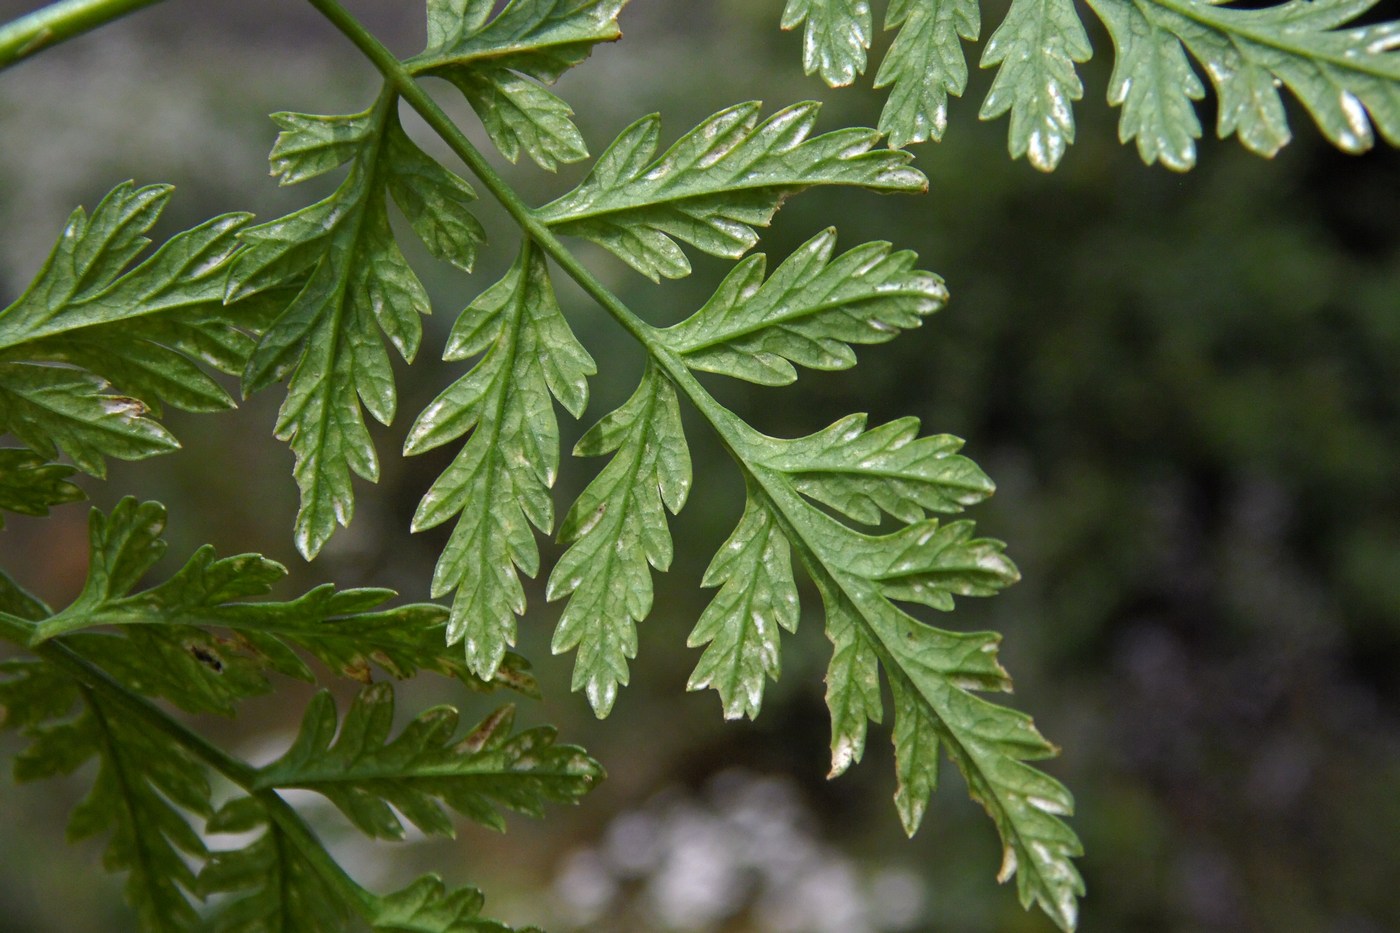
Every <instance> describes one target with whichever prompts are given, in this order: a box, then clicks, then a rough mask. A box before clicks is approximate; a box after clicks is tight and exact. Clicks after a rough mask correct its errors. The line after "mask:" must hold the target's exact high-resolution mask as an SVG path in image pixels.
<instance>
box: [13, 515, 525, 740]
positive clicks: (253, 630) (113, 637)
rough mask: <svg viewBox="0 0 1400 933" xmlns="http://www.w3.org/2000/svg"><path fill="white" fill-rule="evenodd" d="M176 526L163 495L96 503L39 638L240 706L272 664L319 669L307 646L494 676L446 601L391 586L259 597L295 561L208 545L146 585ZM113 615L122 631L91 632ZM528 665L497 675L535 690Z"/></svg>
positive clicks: (176, 690)
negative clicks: (415, 599)
mask: <svg viewBox="0 0 1400 933" xmlns="http://www.w3.org/2000/svg"><path fill="white" fill-rule="evenodd" d="M164 526H165V510H164V509H163V508H162V507H161V506H160V505H159V504H157V503H153V502H147V503H140V504H138V503H137V502H136V500H134V499H129V498H128V499H124V500H122V501H121V502H120V503H118V504H117V506H116V508H114V509H113V510H112V513H111V514H110V515H104V514H103V513H101V512H100V511H97V510H93V513H92V521H91V532H90V537H91V545H90V546H91V554H92V556H91V559H90V565H89V569H88V576H87V580H86V582H85V583H84V585H83V589H82V592H81V593H80V594H79V595H78V597H77V599H75V600H74V601H73V603H72V604H71V605H69V606H68V607H67V608H66V609H64V610H63V611H62V612H60V613H57V614H55V615H50V616H48V617H47V618H42V619H38V620H36V621H37V623H38V624H37V627H36V637H37V638H38V639H45V638H51V637H55V636H60V635H61V636H63V638H64V641H65V643H66V644H68V645H69V646H70V647H71V648H73V649H74V650H77V651H78V652H80V653H81V654H82V655H84V656H85V657H87V658H89V659H90V660H91V662H92V663H94V664H97V665H98V666H100V667H102V668H103V669H104V670H106V671H107V672H108V673H109V674H111V675H112V676H113V677H115V678H116V679H117V680H118V681H119V682H121V683H123V684H126V685H128V686H129V687H131V688H132V689H134V690H136V691H138V692H140V693H144V694H146V695H148V696H161V697H164V698H166V699H168V700H170V701H171V702H173V703H175V704H176V705H178V706H180V707H181V708H183V709H186V710H189V711H190V712H212V713H221V714H224V715H231V714H232V713H233V712H234V708H235V706H236V704H237V702H238V701H239V700H242V699H244V698H246V697H249V696H254V695H258V694H261V693H265V692H266V691H268V690H269V689H271V685H270V683H269V682H268V679H267V675H268V673H269V672H271V671H276V672H278V673H282V674H285V675H288V676H291V677H297V678H300V679H303V680H307V681H310V680H312V679H313V675H312V672H311V669H310V668H309V667H307V665H306V662H305V661H303V660H302V659H301V657H300V656H299V655H298V654H297V652H296V650H295V649H297V648H300V649H302V650H304V651H306V652H309V653H310V654H311V655H312V656H314V657H316V658H317V659H318V660H320V661H321V662H322V663H324V664H325V665H327V667H329V668H330V669H331V670H332V671H335V672H336V673H338V674H341V675H344V676H347V677H351V678H353V679H356V680H360V681H362V682H366V683H367V682H369V681H370V679H371V665H372V664H373V665H377V666H379V667H381V668H383V669H384V670H385V671H387V672H388V673H390V674H391V675H393V676H395V677H407V676H411V675H413V674H415V673H417V672H419V671H432V672H436V673H440V674H445V675H447V676H452V677H456V678H458V679H459V680H461V681H462V682H464V683H466V684H467V685H469V686H472V687H476V688H479V687H485V686H486V684H485V683H484V682H483V681H481V680H478V679H477V678H475V677H474V676H472V675H471V673H470V672H469V671H468V670H467V668H466V665H465V664H464V663H463V662H462V660H461V658H460V657H459V656H458V653H457V652H455V651H452V650H450V649H448V648H447V647H446V646H445V645H444V644H443V631H444V627H443V623H444V621H445V619H444V617H445V615H446V613H445V612H444V611H443V610H442V609H441V608H440V607H438V606H434V605H427V604H416V605H409V606H402V607H399V608H396V609H387V610H380V611H373V610H374V609H375V607H377V606H379V605H380V604H382V603H383V602H384V601H386V600H387V599H389V598H390V597H392V596H393V595H394V594H393V592H392V591H390V590H383V589H350V590H336V589H335V588H334V587H332V586H330V585H329V584H326V585H322V586H319V587H316V588H314V589H312V590H310V591H308V592H307V593H305V594H304V595H302V596H300V597H298V598H297V599H293V600H288V601H285V602H274V601H265V602H249V601H247V600H248V598H249V597H255V596H262V595H264V594H265V593H267V592H268V590H269V589H270V588H271V586H272V584H274V583H275V582H277V581H278V580H280V579H281V578H282V577H284V576H285V575H286V569H285V568H284V567H282V566H281V565H280V564H278V563H276V562H275V561H271V560H268V559H267V558H265V557H262V556H260V555H257V554H241V555H237V556H235V557H225V558H216V557H215V556H214V552H213V549H212V548H210V547H208V546H205V547H203V548H200V549H199V550H198V551H196V552H195V553H194V555H193V556H191V558H190V559H189V561H188V562H186V564H185V565H184V566H183V567H182V568H181V569H180V570H179V571H177V572H176V573H175V575H174V576H172V577H171V578H170V579H168V580H166V581H165V582H163V583H160V584H158V585H156V586H153V587H151V588H149V589H144V590H139V591H138V590H135V587H136V584H137V582H138V581H139V580H140V579H141V578H142V577H143V576H144V575H145V574H146V573H147V571H148V570H149V569H150V568H151V566H152V565H153V564H154V563H155V562H156V561H157V560H159V559H160V557H161V556H162V555H163V554H164V553H165V549H166V544H165V541H164V540H162V539H161V537H160V535H161V532H162V531H163V529H164ZM106 625H111V626H117V627H119V628H120V632H119V633H108V632H91V631H83V630H84V629H91V628H94V627H97V626H106ZM210 629H219V630H223V631H222V632H221V633H219V634H216V633H215V632H213V631H210ZM521 665H522V662H521V661H520V659H518V658H515V657H512V658H511V659H509V661H508V662H507V663H506V664H505V665H503V667H502V670H501V673H500V675H499V676H498V677H497V678H496V682H497V683H500V684H503V685H510V686H516V687H518V688H520V689H523V690H524V691H526V692H531V691H532V690H533V681H532V680H531V679H530V678H529V675H528V674H527V673H526V672H525V671H524V670H523V669H522V667H521Z"/></svg>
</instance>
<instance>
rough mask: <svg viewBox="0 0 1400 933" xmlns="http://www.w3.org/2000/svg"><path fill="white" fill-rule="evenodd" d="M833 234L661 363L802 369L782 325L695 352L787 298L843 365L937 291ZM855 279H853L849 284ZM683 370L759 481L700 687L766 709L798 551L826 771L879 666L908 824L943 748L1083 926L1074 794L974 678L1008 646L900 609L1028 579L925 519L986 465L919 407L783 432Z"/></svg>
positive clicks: (786, 310) (943, 508)
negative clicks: (853, 348) (807, 581)
mask: <svg viewBox="0 0 1400 933" xmlns="http://www.w3.org/2000/svg"><path fill="white" fill-rule="evenodd" d="M830 239H831V235H830V233H829V232H828V233H825V234H822V235H821V236H819V237H818V238H816V239H814V240H813V241H811V242H809V243H808V244H807V245H806V246H804V247H802V248H800V249H799V250H798V251H797V253H796V254H794V257H792V258H790V259H789V260H788V261H787V262H785V263H784V264H783V265H782V266H781V267H779V269H778V270H777V271H776V272H775V273H774V274H773V276H772V277H771V278H770V279H768V280H767V281H766V282H764V281H763V278H762V272H761V260H759V259H758V257H754V258H752V259H750V260H747V261H746V262H745V263H744V264H742V265H741V267H740V269H739V270H736V272H735V273H734V274H733V275H731V277H730V278H729V279H728V280H726V282H725V283H724V284H723V285H721V287H720V289H719V291H718V293H717V295H716V297H715V299H713V300H712V302H711V303H710V304H709V305H707V307H706V310H703V311H702V312H701V313H699V314H697V315H696V316H695V317H693V318H692V319H691V320H689V321H686V322H684V323H683V324H682V325H678V326H677V327H675V328H671V329H670V330H668V331H663V332H659V333H660V334H661V337H662V340H663V343H664V344H665V345H666V350H667V352H668V353H674V354H675V355H674V356H673V357H668V356H666V354H661V355H662V357H663V359H666V360H667V362H668V365H675V366H687V365H688V366H690V367H691V368H694V369H715V370H718V371H721V372H725V373H727V374H729V375H734V376H738V377H740V378H745V379H754V378H755V377H754V372H755V371H756V372H758V373H759V374H760V375H762V374H764V373H767V372H772V371H779V372H782V373H783V375H784V377H785V379H790V378H791V377H792V376H793V375H794V372H793V370H792V368H791V362H793V361H800V362H802V363H803V364H804V365H813V360H816V359H820V357H818V356H815V355H813V354H810V353H809V354H807V355H806V356H800V355H799V354H798V353H797V352H794V351H792V350H790V349H788V348H787V347H783V348H782V349H780V350H776V352H774V351H775V348H777V347H779V346H780V345H779V344H777V343H775V342H773V341H774V340H776V337H769V338H768V339H769V342H768V343H766V344H758V343H751V344H750V345H747V346H744V347H743V349H744V350H745V351H746V352H745V353H739V354H735V355H734V357H733V359H734V360H737V361H738V362H726V364H725V365H722V366H711V365H709V363H710V358H709V357H708V356H702V355H700V354H697V353H695V352H693V350H694V349H695V348H696V347H698V346H700V345H702V343H703V345H704V346H705V347H706V348H707V349H709V348H712V347H730V346H733V345H735V344H739V343H741V342H743V341H752V340H753V337H752V335H754V334H759V335H762V334H764V333H765V332H766V331H765V328H772V331H771V333H773V334H777V333H781V328H782V327H784V326H787V324H788V321H789V316H790V310H791V309H792V308H794V307H798V308H801V307H804V306H813V307H816V308H819V309H820V313H819V314H814V315H812V316H811V318H810V321H809V325H810V330H809V331H807V332H806V335H805V336H806V338H807V339H808V341H810V342H811V343H812V344H814V345H818V346H824V347H825V349H826V352H827V353H828V354H831V355H832V358H833V359H843V358H844V360H845V362H846V364H847V365H849V362H850V358H849V354H850V348H849V343H852V342H856V340H855V339H854V338H853V337H852V334H857V335H859V334H861V333H865V332H868V331H862V330H861V328H860V327H857V324H859V325H862V326H864V327H866V328H868V327H869V326H870V324H871V323H872V322H877V321H884V320H886V317H885V316H886V315H890V314H891V313H892V312H897V314H898V315H899V316H898V317H893V316H892V317H889V319H888V326H889V328H890V330H893V329H894V327H896V326H913V325H915V324H917V323H918V322H919V314H918V311H919V309H921V308H923V309H924V310H925V311H926V310H929V309H930V308H931V307H936V306H937V304H938V303H941V300H942V298H943V297H944V294H943V292H942V285H941V282H939V281H938V280H937V277H935V276H930V275H929V274H928V273H917V272H911V271H910V270H912V267H913V257H912V256H907V255H901V254H894V255H891V254H889V253H888V248H887V247H886V246H884V244H867V245H866V246H863V247H858V248H857V249H856V250H853V251H852V252H851V253H848V254H846V256H843V257H841V258H839V259H837V260H835V261H834V262H832V261H830V259H829V257H830V250H831V242H830ZM852 256H853V257H856V258H857V259H858V260H859V261H858V262H857V263H856V265H857V267H858V268H860V269H862V270H864V271H863V275H868V274H870V270H879V269H881V268H882V264H887V265H885V266H884V271H885V272H886V273H890V275H889V276H888V277H882V276H881V274H880V273H879V272H878V271H877V272H875V278H874V280H873V281H872V282H870V283H869V285H870V287H869V289H868V290H867V291H864V292H862V291H861V287H862V286H861V285H860V281H861V279H862V275H855V274H854V272H853V271H852V270H845V271H844V272H843V273H842V274H840V275H834V276H833V277H832V282H833V283H837V282H838V281H839V284H838V285H837V288H838V291H837V292H836V293H834V294H833V295H832V296H831V298H832V300H830V301H826V300H825V289H826V288H827V287H829V285H830V284H831V283H828V282H825V281H824V279H825V278H826V277H827V276H828V274H830V273H832V272H834V271H835V270H837V269H839V268H840V266H841V263H842V262H843V260H845V259H846V257H852ZM744 266H751V267H752V268H744ZM847 288H849V289H853V290H852V291H840V289H847ZM809 289H810V290H811V294H810V295H807V294H806V291H807V290H809ZM886 293H888V294H891V295H893V296H897V297H896V298H895V299H894V301H895V303H894V304H893V305H891V306H889V307H886V308H880V307H879V306H878V304H872V303H873V302H878V301H879V300H880V296H882V295H884V294H886ZM935 297H936V301H935ZM847 302H850V305H849V306H848V305H847ZM798 318H799V319H801V318H802V315H798ZM731 331H732V332H731ZM876 331H877V332H880V331H879V328H877V329H876ZM692 340H694V341H696V343H695V344H694V345H692V343H691V341H692ZM823 340H824V341H825V344H822V343H820V342H821V341H823ZM707 341H708V342H707ZM726 341H727V342H726ZM807 345H808V344H804V343H797V344H793V346H797V347H803V346H807ZM761 351H768V352H769V353H770V358H769V360H768V361H767V363H768V365H767V366H766V367H762V368H756V367H755V363H754V362H753V361H754V360H755V359H761V357H760V356H759V353H760V352H761ZM842 353H843V354H845V356H844V357H841V356H836V355H835V354H842ZM671 360H674V363H671V362H670V361H671ZM773 361H780V362H785V363H786V364H787V368H786V369H781V368H776V367H775V366H774V365H773ZM675 378H676V379H677V381H678V384H681V385H683V386H684V387H685V389H686V391H687V394H688V395H689V396H690V397H691V399H692V400H693V401H695V402H696V404H697V405H698V406H699V407H700V408H701V410H702V411H703V412H705V414H706V416H707V418H708V419H709V420H710V422H711V424H712V425H714V427H715V428H716V429H718V430H719V431H720V433H721V435H722V436H723V437H724V438H725V443H726V446H727V447H728V448H729V449H730V450H731V452H732V453H733V454H734V456H735V459H736V460H737V461H738V463H739V464H740V466H741V468H742V469H743V471H744V473H745V478H746V487H747V499H746V504H745V507H744V514H743V517H742V518H741V519H740V522H739V526H738V527H737V528H736V529H735V531H734V533H733V534H732V535H731V536H730V538H729V540H728V541H726V542H725V544H724V545H723V546H722V547H721V549H720V551H719V553H718V554H717V555H716V556H715V559H714V561H713V562H712V564H711V567H710V570H709V572H708V573H707V575H706V580H705V582H706V584H707V585H710V586H714V585H717V584H718V585H720V590H719V592H718V593H717V594H716V596H715V598H714V600H713V601H712V602H711V603H710V605H709V606H708V607H707V608H706V610H705V612H704V614H703V615H702V617H701V619H700V621H699V623H698V624H697V626H696V628H695V631H694V632H693V633H692V635H691V638H690V644H691V646H692V647H695V646H698V645H702V644H703V645H706V648H705V652H704V654H703V655H702V656H701V658H700V661H699V663H698V664H697V666H696V669H695V672H694V674H693V675H692V677H691V682H690V687H691V688H692V689H698V688H701V687H705V686H712V687H714V688H715V689H716V690H717V691H718V692H719V694H720V699H721V702H722V703H723V707H724V711H725V715H726V716H729V717H737V716H741V715H749V716H753V715H756V714H757V712H758V710H759V707H760V704H761V700H762V691H763V688H764V682H765V679H766V678H768V677H774V678H776V677H777V675H778V672H779V670H780V661H779V653H780V645H779V637H778V634H779V631H780V630H781V629H787V630H789V631H791V630H792V629H793V628H795V626H796V622H797V619H798V615H799V612H798V605H797V591H796V587H795V586H794V583H793V579H792V570H791V555H792V554H793V553H795V554H796V556H797V558H798V561H799V562H800V563H801V564H802V566H803V568H804V569H805V570H806V572H807V574H808V576H810V577H811V578H812V580H813V582H814V583H815V584H816V587H817V590H818V592H819V593H820V594H821V597H822V603H823V606H824V608H825V615H826V633H827V637H828V638H829V639H830V641H831V643H832V656H831V661H830V664H829V667H828V670H827V676H826V683H827V704H828V707H829V709H830V712H831V722H832V742H831V755H832V768H831V774H832V776H836V775H839V774H841V773H842V772H844V771H845V770H846V769H847V768H849V767H850V766H851V765H852V764H854V763H855V762H857V761H859V760H860V758H861V757H862V755H863V753H864V750H865V743H866V731H867V724H868V723H870V722H872V721H873V722H880V721H881V720H882V719H883V718H884V715H885V709H884V701H883V700H882V698H881V688H880V672H881V670H883V671H884V675H885V679H886V680H887V681H888V682H889V684H890V686H891V690H892V692H893V696H894V699H895V725H894V739H895V769H896V774H897V776H898V779H899V785H898V790H897V792H896V795H895V804H896V808H897V810H898V812H899V815H900V819H901V821H902V823H903V824H904V827H905V829H906V831H907V832H909V833H913V832H914V831H915V830H916V829H917V828H918V825H919V823H920V821H921V820H922V817H923V813H924V809H925V807H926V804H927V800H928V796H929V794H930V793H932V791H933V790H934V788H935V787H936V784H937V780H938V754H939V751H940V749H941V750H942V751H943V752H944V753H946V754H947V755H948V756H949V758H950V759H951V760H952V761H953V762H954V763H955V764H956V765H957V767H958V768H959V770H960V771H961V772H962V773H963V775H964V777H965V778H966V780H967V783H968V786H969V788H970V789H971V790H972V793H973V796H974V797H975V798H976V799H977V800H979V801H980V802H982V803H983V805H984V806H985V807H986V808H987V811H988V813H989V815H990V816H991V817H992V820H993V822H994V824H995V825H996V827H997V829H998V830H999V832H1000V833H1001V836H1002V841H1003V846H1004V850H1005V853H1006V854H1005V856H1004V862H1003V870H1002V877H1003V879H1005V878H1008V877H1010V876H1011V874H1013V873H1015V874H1016V877H1017V881H1018V887H1019V892H1020V898H1021V901H1022V903H1023V904H1026V905H1030V904H1031V903H1037V904H1039V905H1040V906H1041V907H1042V908H1044V909H1045V911H1046V912H1047V913H1048V914H1049V915H1050V916H1051V917H1052V918H1053V919H1054V920H1055V921H1056V922H1057V923H1058V924H1060V925H1061V926H1063V927H1065V928H1066V929H1068V928H1071V927H1072V926H1073V925H1074V923H1075V911H1076V903H1077V897H1078V895H1079V894H1081V893H1082V891H1083V885H1082V882H1081V881H1080V878H1079V875H1078V873H1077V871H1076V869H1075V868H1074V865H1073V863H1072V861H1071V859H1072V858H1074V857H1075V856H1077V855H1078V854H1079V853H1080V845H1079V841H1078V839H1077V838H1076V837H1075V835H1074V833H1073V832H1072V831H1071V830H1070V828H1069V827H1068V826H1067V825H1066V824H1065V823H1064V822H1063V821H1062V820H1060V819H1059V817H1060V816H1062V815H1064V814H1067V813H1069V812H1070V810H1071V808H1072V801H1071V799H1070V797H1069V794H1068V792H1067V791H1066V790H1065V789H1064V788H1063V787H1062V786H1060V785H1059V784H1058V782H1056V781H1054V779H1052V778H1050V777H1048V776H1047V775H1044V774H1042V773H1041V772H1039V771H1035V770H1033V769H1032V768H1030V767H1029V766H1027V765H1026V764H1025V762H1026V761H1028V760H1033V759H1036V758H1043V757H1047V756H1048V755H1051V754H1053V753H1054V748H1053V746H1051V745H1050V744H1049V743H1047V742H1046V741H1045V740H1044V739H1043V738H1041V736H1040V735H1039V733H1038V732H1036V731H1035V729H1034V727H1033V726H1032V725H1031V723H1030V720H1029V719H1028V718H1027V717H1025V716H1023V715H1022V714H1020V713H1017V712H1015V711H1012V710H1009V709H1005V708H1004V707H1000V706H996V705H994V704H992V703H989V702H987V701H985V700H983V699H980V698H978V697H976V696H974V695H973V693H972V691H987V690H1007V689H1009V688H1010V679H1009V678H1008V676H1007V674H1006V672H1005V671H1004V670H1003V669H1002V668H1001V666H1000V664H999V663H998V662H997V659H996V649H997V642H998V640H999V636H997V635H996V634H994V633H985V632H982V633H970V634H962V633H957V632H951V631H945V630H942V629H938V628H934V627H932V626H930V625H927V624H925V623H923V622H921V621H919V620H917V619H915V618H914V617H913V616H911V615H909V614H908V613H907V612H905V611H904V610H902V609H900V608H899V607H898V606H896V605H895V603H896V602H911V603H919V604H922V605H925V606H928V607H931V608H933V609H937V610H940V611H948V610H951V609H952V608H953V603H954V599H955V598H956V597H958V596H989V595H992V594H994V593H996V592H998V591H999V590H1001V589H1002V588H1004V587H1005V586H1007V585H1009V584H1010V583H1013V582H1015V580H1016V579H1018V573H1017V570H1016V568H1015V566H1014V565H1013V564H1012V563H1011V561H1010V560H1009V559H1008V558H1007V557H1006V556H1005V554H1004V553H1003V546H1002V544H1001V542H999V541H994V540H992V539H988V538H980V537H977V536H976V534H975V532H974V528H973V525H972V523H971V522H967V521H953V522H946V523H945V522H941V521H940V520H939V519H937V518H932V517H929V516H930V513H956V512H960V511H961V510H962V509H964V508H965V507H967V506H969V505H972V504H974V503H976V502H978V501H980V500H982V499H984V498H986V496H988V495H990V494H991V492H992V488H993V487H992V483H991V481H990V480H989V479H988V478H987V477H986V475H985V474H983V472H982V471H981V469H979V468H978V467H977V465H976V464H974V463H973V462H972V461H970V460H968V459H966V458H964V457H962V456H960V455H959V454H958V451H959V449H960V447H961V446H962V442H961V441H959V440H958V439H957V438H953V437H949V436H946V435H943V436H933V437H920V436H919V434H918V428H919V426H918V422H917V421H916V420H915V419H912V418H905V419H900V420H898V421H894V422H891V423H889V424H885V425H880V426H877V427H874V428H869V427H867V424H866V418H865V416H864V415H852V416H849V417H847V418H844V419H842V420H840V421H838V422H837V423H835V424H833V425H831V426H830V427H828V428H826V429H824V430H822V431H818V432H816V433H814V434H811V435H809V436H807V437H800V438H795V439H792V440H780V439H777V438H772V437H766V436H764V435H762V434H759V433H758V432H756V431H754V430H753V429H752V428H749V427H747V426H746V425H744V424H743V423H742V422H740V421H739V420H738V419H737V418H735V417H734V416H733V415H731V414H730V413H728V412H727V411H725V410H723V409H722V408H720V407H719V406H718V403H717V402H715V401H714V399H713V398H711V397H710V396H708V394H707V393H706V392H705V391H704V390H703V389H702V388H701V387H700V386H699V385H698V383H696V382H695V381H694V380H693V378H689V377H688V375H687V376H685V377H682V376H680V375H677V376H676V377H675ZM755 381H767V380H763V379H761V378H760V379H756V380H755ZM772 381H785V380H772ZM885 516H889V517H890V518H893V519H894V520H896V521H898V522H899V523H900V526H899V527H897V528H896V529H895V530H893V531H890V532H888V533H881V534H866V533H863V532H860V531H857V530H856V529H855V528H853V527H851V526H850V525H849V524H847V520H849V521H852V522H860V523H863V524H867V525H877V524H879V523H880V522H881V521H882V520H883V519H884V517H885Z"/></svg>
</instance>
